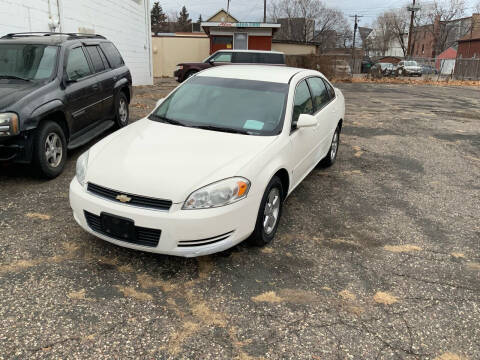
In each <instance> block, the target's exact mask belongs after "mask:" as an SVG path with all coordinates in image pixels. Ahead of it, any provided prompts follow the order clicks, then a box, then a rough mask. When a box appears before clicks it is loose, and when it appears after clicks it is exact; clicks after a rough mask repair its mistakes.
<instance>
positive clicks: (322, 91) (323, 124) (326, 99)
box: [307, 77, 338, 162]
mask: <svg viewBox="0 0 480 360" xmlns="http://www.w3.org/2000/svg"><path fill="white" fill-rule="evenodd" d="M307 83H308V85H309V87H310V90H311V92H312V97H313V106H314V109H315V110H314V111H315V112H314V116H315V117H316V119H317V121H318V126H317V128H316V130H317V132H318V134H317V138H318V145H319V151H318V152H317V154H316V155H317V158H316V161H317V162H318V161H320V160H322V159H323V158H324V157H325V155H327V152H328V151H329V150H330V145H331V142H332V138H333V133H334V131H335V127H336V123H337V121H338V119H337V109H336V106H335V104H334V102H335V98H334V97H333V98H332V95H331V93H333V94H335V91H334V90H333V88H332V89H329V88H328V87H327V85H328V86H330V84H328V83H327V82H325V81H324V80H323V79H322V78H320V77H310V78H308V79H307ZM329 90H330V91H329ZM333 96H334V95H333Z"/></svg>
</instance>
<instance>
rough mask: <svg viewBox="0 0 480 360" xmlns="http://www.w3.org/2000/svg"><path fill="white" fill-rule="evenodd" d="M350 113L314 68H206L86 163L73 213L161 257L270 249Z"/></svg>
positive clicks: (328, 158) (329, 157)
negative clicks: (286, 207)
mask: <svg viewBox="0 0 480 360" xmlns="http://www.w3.org/2000/svg"><path fill="white" fill-rule="evenodd" d="M344 116H345V100H344V97H343V94H342V92H341V91H340V90H339V89H336V88H334V87H333V85H332V84H331V83H330V82H329V81H328V80H327V79H326V78H325V77H324V76H323V75H322V74H321V73H319V72H317V71H313V70H300V69H297V68H289V67H267V66H259V65H249V66H236V65H232V66H221V67H215V68H212V69H208V70H205V71H202V72H201V73H199V74H197V75H196V76H194V77H192V78H191V79H189V80H188V81H186V82H184V83H183V84H182V85H180V86H179V87H177V88H176V89H175V90H174V91H173V92H171V93H170V94H169V95H168V96H167V97H166V98H165V99H161V100H160V101H159V102H158V105H157V107H156V109H155V110H154V111H153V112H152V113H151V114H150V115H148V116H147V117H146V118H144V119H141V120H139V121H137V122H135V123H134V124H132V125H130V126H128V127H126V128H124V129H122V130H120V131H117V132H115V133H114V134H112V135H110V136H108V137H107V138H105V139H103V140H101V141H100V142H98V143H96V144H95V145H94V146H93V147H92V148H91V149H90V150H89V151H87V152H86V153H84V154H83V155H81V156H80V157H79V159H78V162H77V170H76V176H75V178H74V179H73V180H72V182H71V184H70V204H71V207H72V209H73V214H74V218H75V220H76V221H77V222H78V224H79V225H80V226H81V227H82V228H83V229H84V230H86V231H88V232H90V233H91V234H93V235H95V236H97V237H99V238H101V239H103V240H106V241H109V242H112V243H114V244H117V245H119V246H124V247H129V248H132V249H137V250H143V251H149V252H155V253H161V254H169V255H177V256H186V257H192V256H201V255H207V254H211V253H215V252H219V251H222V250H225V249H228V248H230V247H232V246H234V245H236V244H238V243H240V242H241V241H243V240H245V239H247V238H248V239H249V241H250V242H251V243H252V244H254V245H259V246H261V245H265V244H267V243H269V242H270V241H272V239H273V238H274V236H275V233H276V231H277V227H278V224H279V221H280V217H281V215H282V207H283V204H284V201H285V199H286V198H287V196H288V195H289V194H291V193H292V191H293V190H294V189H295V188H296V187H297V186H298V185H299V184H300V183H301V181H302V180H303V179H304V178H305V176H306V175H307V174H308V173H310V172H311V171H312V170H313V169H314V168H315V167H316V166H317V164H319V163H322V164H323V165H325V166H329V165H332V164H333V163H334V162H335V159H336V158H337V154H338V147H339V144H340V132H341V130H342V124H343V119H344ZM325 191H327V189H325ZM287 226H288V224H287Z"/></svg>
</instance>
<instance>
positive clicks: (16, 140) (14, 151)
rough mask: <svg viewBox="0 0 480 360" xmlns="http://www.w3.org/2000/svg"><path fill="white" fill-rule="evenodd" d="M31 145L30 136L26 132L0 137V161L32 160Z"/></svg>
mask: <svg viewBox="0 0 480 360" xmlns="http://www.w3.org/2000/svg"><path fill="white" fill-rule="evenodd" d="M32 147H33V143H32V136H29V134H28V133H23V134H20V135H17V136H9V137H5V138H3V137H0V162H3V161H14V162H19V163H29V162H30V161H31V160H32Z"/></svg>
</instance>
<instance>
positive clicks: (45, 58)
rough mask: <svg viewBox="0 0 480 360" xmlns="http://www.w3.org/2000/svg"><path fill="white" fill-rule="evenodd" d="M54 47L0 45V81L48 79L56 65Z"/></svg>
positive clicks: (56, 50) (56, 51)
mask: <svg viewBox="0 0 480 360" xmlns="http://www.w3.org/2000/svg"><path fill="white" fill-rule="evenodd" d="M57 53H58V48H57V47H56V46H46V45H32V44H1V45H0V79H1V78H12V79H23V80H46V79H49V78H50V77H51V76H52V75H53V72H54V70H55V66H56V64H57Z"/></svg>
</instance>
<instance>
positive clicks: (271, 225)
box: [248, 176, 284, 246]
mask: <svg viewBox="0 0 480 360" xmlns="http://www.w3.org/2000/svg"><path fill="white" fill-rule="evenodd" d="M283 198H284V194H283V186H282V182H281V181H280V179H279V178H278V177H277V176H274V177H273V178H272V180H270V182H269V184H268V186H267V188H266V190H265V193H264V194H263V198H262V201H261V203H260V209H259V210H258V215H257V222H256V223H255V230H254V231H253V233H252V235H250V238H249V239H248V242H249V243H250V244H252V245H255V246H264V245H267V244H268V243H269V242H270V241H272V240H273V238H274V237H275V234H276V232H277V228H278V223H279V222H280V216H281V215H282V207H283Z"/></svg>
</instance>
